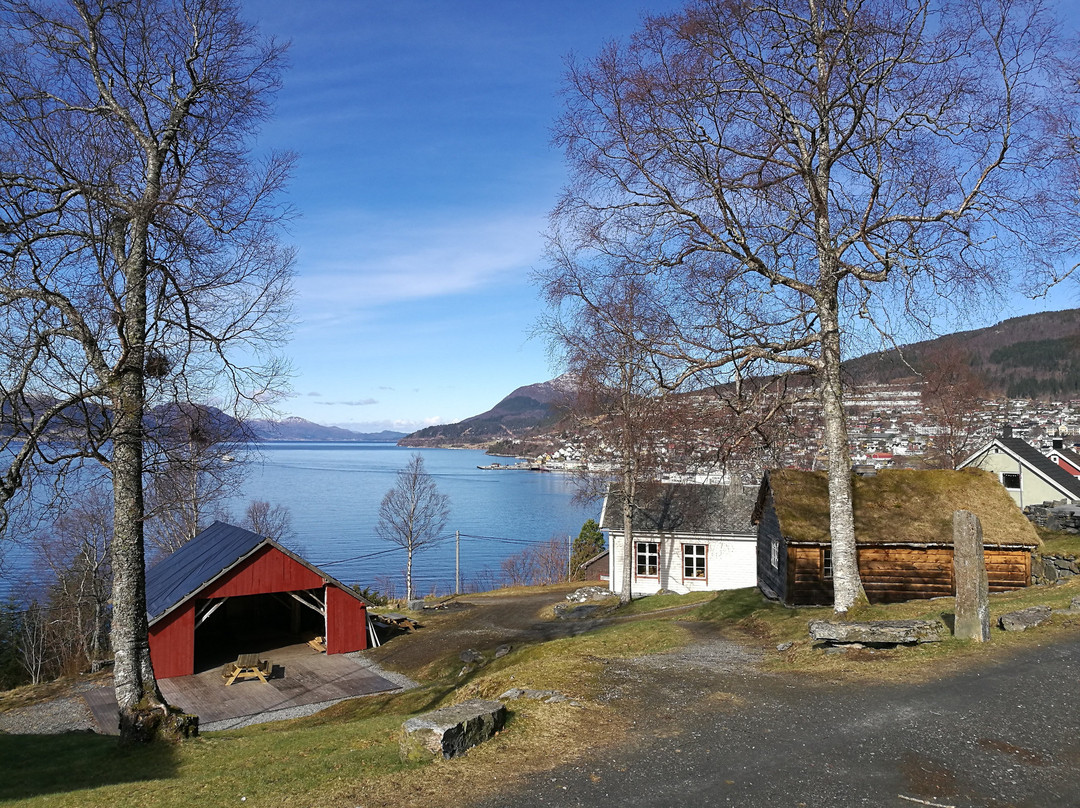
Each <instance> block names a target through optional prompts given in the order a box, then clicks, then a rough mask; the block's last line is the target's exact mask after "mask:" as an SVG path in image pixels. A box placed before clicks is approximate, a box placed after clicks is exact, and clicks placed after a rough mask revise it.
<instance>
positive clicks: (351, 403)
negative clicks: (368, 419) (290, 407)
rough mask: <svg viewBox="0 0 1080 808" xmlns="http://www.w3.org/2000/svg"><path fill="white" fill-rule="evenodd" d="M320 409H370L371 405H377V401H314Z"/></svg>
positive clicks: (368, 399)
mask: <svg viewBox="0 0 1080 808" xmlns="http://www.w3.org/2000/svg"><path fill="white" fill-rule="evenodd" d="M315 403H316V404H318V405H319V406H321V407H370V406H371V405H372V404H378V403H379V401H378V399H375V398H365V399H361V400H360V401H316V402H315Z"/></svg>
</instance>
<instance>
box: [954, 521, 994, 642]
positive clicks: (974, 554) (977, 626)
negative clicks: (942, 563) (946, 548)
mask: <svg viewBox="0 0 1080 808" xmlns="http://www.w3.org/2000/svg"><path fill="white" fill-rule="evenodd" d="M953 578H954V579H955V581H956V615H955V621H954V624H953V634H954V635H955V636H956V637H958V638H959V639H964V640H975V641H976V642H987V641H988V640H989V639H990V586H989V583H988V582H987V578H986V560H985V558H984V556H983V534H982V524H980V523H979V517H977V516H976V515H975V514H973V513H971V512H970V511H955V512H954V513H953Z"/></svg>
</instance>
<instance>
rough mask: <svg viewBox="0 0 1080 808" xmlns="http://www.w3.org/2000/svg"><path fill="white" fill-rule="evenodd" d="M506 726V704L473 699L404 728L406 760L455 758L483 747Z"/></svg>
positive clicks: (404, 753) (441, 709)
mask: <svg viewBox="0 0 1080 808" xmlns="http://www.w3.org/2000/svg"><path fill="white" fill-rule="evenodd" d="M505 723H506V707H505V706H504V705H503V704H502V702H498V701H488V700H486V699H470V700H469V701H463V702H462V703H461V704H454V705H452V706H450V707H442V708H440V709H438V710H435V711H433V712H430V713H424V714H423V715H418V716H416V717H414V718H410V719H409V720H408V721H406V722H405V723H404V724H402V725H401V730H402V733H401V756H402V758H404V759H405V760H416V759H423V758H431V757H440V756H441V757H444V758H452V757H456V756H457V755H460V754H461V753H463V752H465V751H466V750H467V749H471V748H472V747H474V746H476V745H477V744H478V743H483V742H484V741H486V740H487V739H488V738H490V737H491V736H492V735H494V734H495V733H496V732H498V731H499V730H501V729H502V728H503V724H505Z"/></svg>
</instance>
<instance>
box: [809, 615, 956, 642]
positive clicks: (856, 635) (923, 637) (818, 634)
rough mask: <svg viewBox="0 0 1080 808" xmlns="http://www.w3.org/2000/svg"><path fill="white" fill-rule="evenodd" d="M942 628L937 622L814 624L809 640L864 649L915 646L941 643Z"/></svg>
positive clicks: (816, 621) (896, 621)
mask: <svg viewBox="0 0 1080 808" xmlns="http://www.w3.org/2000/svg"><path fill="white" fill-rule="evenodd" d="M944 629H945V626H944V625H943V624H942V623H940V622H939V621H937V620H873V621H868V622H864V623H855V622H842V621H836V620H814V621H813V622H811V623H810V636H811V637H813V638H814V639H815V640H817V641H819V642H828V643H862V644H864V645H914V644H916V643H924V642H940V641H941V639H942V636H941V635H942V633H943V632H944Z"/></svg>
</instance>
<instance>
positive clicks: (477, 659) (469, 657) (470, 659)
mask: <svg viewBox="0 0 1080 808" xmlns="http://www.w3.org/2000/svg"><path fill="white" fill-rule="evenodd" d="M458 658H459V659H461V661H462V662H464V663H465V664H466V665H479V664H480V663H482V662H483V661H484V655H483V654H481V653H480V652H479V651H477V650H476V649H475V648H466V649H465V650H464V651H462V652H461V653H460V654H458Z"/></svg>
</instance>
